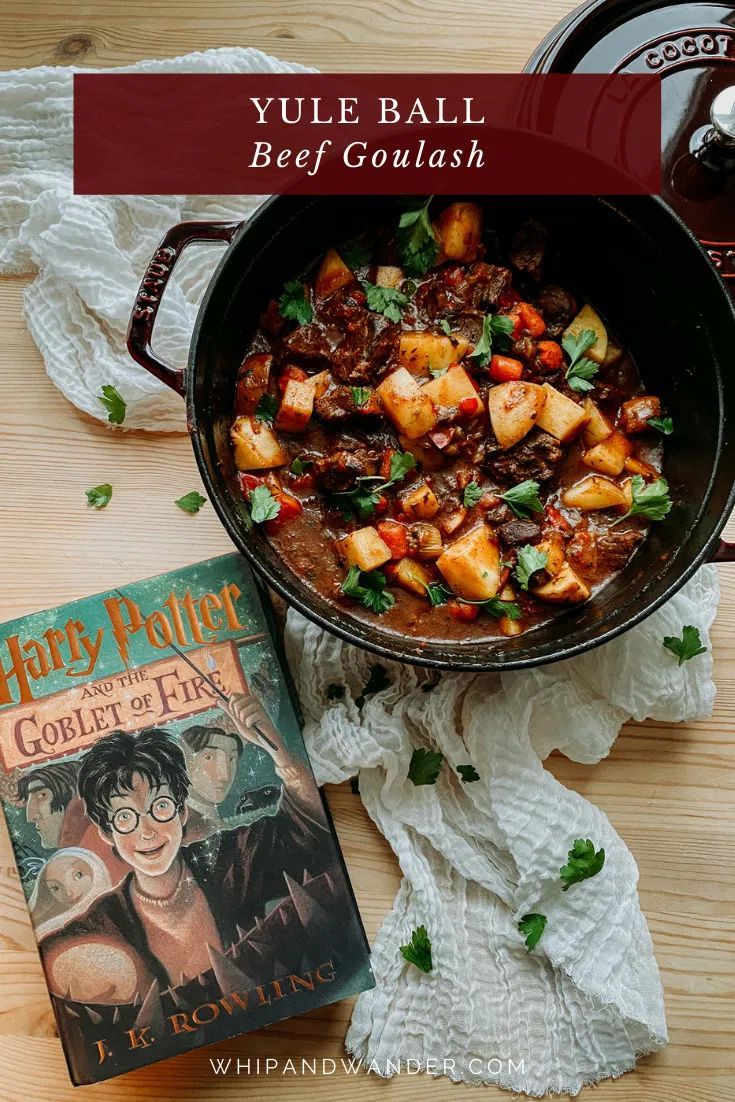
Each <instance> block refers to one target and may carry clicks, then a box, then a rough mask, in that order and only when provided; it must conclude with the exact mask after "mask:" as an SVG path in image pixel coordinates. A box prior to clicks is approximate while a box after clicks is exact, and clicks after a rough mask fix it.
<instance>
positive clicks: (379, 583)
mask: <svg viewBox="0 0 735 1102" xmlns="http://www.w3.org/2000/svg"><path fill="white" fill-rule="evenodd" d="M385 583H386V577H385V574H383V573H381V571H380V570H360V568H359V567H358V566H351V567H350V569H349V570H348V572H347V577H346V578H345V580H344V581H343V582H342V585H341V586H340V588H341V590H342V592H343V593H344V595H345V597H352V598H353V599H354V600H356V601H359V602H360V603H361V604H362V605H364V606H365V608H369V609H370V611H371V612H375V613H377V614H378V615H380V613H382V612H387V611H388V609H389V608H393V605H394V604H395V603H396V599H395V597H394V596H393V594H392V593H391V592H390V590H387V589H386V588H385Z"/></svg>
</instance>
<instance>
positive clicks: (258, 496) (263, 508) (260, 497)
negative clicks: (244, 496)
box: [248, 486, 281, 524]
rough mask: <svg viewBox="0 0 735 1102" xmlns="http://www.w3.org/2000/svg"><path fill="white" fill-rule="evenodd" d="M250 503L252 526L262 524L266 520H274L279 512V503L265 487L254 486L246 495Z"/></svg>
mask: <svg viewBox="0 0 735 1102" xmlns="http://www.w3.org/2000/svg"><path fill="white" fill-rule="evenodd" d="M248 501H249V502H250V519H251V520H252V522H253V524H263V523H264V522H265V521H266V520H274V519H275V518H276V517H277V516H278V514H279V513H280V511H281V503H280V501H276V499H275V498H274V496H273V494H272V493H271V492H270V490H269V489H268V487H267V486H256V487H255V489H254V490H251V491H250V493H249V494H248Z"/></svg>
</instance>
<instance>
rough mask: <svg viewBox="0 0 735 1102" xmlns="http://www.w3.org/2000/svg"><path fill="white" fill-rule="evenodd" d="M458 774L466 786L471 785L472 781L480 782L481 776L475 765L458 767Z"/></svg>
mask: <svg viewBox="0 0 735 1102" xmlns="http://www.w3.org/2000/svg"><path fill="white" fill-rule="evenodd" d="M457 772H458V773H459V775H460V777H461V778H462V780H463V781H464V783H465V784H471V782H472V781H479V779H480V774H479V773H478V772H477V770H476V769H475V767H474V765H458V766H457Z"/></svg>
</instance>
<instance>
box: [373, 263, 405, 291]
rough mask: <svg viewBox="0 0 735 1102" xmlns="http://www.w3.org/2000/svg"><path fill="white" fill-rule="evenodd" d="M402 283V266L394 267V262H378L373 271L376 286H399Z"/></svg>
mask: <svg viewBox="0 0 735 1102" xmlns="http://www.w3.org/2000/svg"><path fill="white" fill-rule="evenodd" d="M402 283H403V268H396V266H395V265H394V264H379V265H378V267H377V269H376V271H375V284H376V286H377V287H392V288H393V289H394V290H395V288H396V287H400V285H401V284H402Z"/></svg>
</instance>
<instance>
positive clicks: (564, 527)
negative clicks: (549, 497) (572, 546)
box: [544, 505, 574, 536]
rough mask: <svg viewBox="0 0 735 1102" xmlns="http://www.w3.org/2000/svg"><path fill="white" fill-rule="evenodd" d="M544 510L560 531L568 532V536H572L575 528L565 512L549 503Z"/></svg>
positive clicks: (552, 523) (551, 522) (553, 525)
mask: <svg viewBox="0 0 735 1102" xmlns="http://www.w3.org/2000/svg"><path fill="white" fill-rule="evenodd" d="M544 512H545V514H546V517H547V519H548V521H549V524H551V526H552V527H553V528H558V530H559V531H560V532H566V534H567V535H568V536H571V534H572V532H573V531H574V528H573V527H572V525H571V524H570V523H569V521H568V520H567V518H566V517H565V516H564V514H563V513H561V512H560V511H559V510H558V509H557V507H556V505H547V506H546V508H545V510H544Z"/></svg>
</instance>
